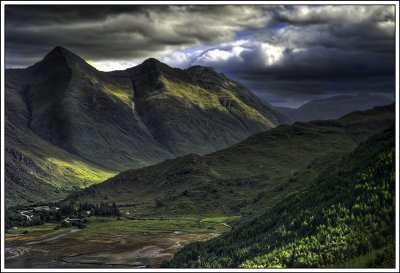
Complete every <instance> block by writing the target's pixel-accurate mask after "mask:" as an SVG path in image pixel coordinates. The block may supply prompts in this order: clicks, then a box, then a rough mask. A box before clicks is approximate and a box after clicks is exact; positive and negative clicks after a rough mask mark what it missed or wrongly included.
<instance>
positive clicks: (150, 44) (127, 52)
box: [5, 5, 268, 66]
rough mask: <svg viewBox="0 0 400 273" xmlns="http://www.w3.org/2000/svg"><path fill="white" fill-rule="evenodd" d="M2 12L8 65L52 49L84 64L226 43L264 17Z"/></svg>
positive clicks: (164, 11) (68, 9) (57, 9)
mask: <svg viewBox="0 0 400 273" xmlns="http://www.w3.org/2000/svg"><path fill="white" fill-rule="evenodd" d="M5 11H6V12H5V14H6V28H5V29H6V35H5V36H6V41H7V43H6V57H7V65H8V66H15V65H16V64H18V65H19V64H22V63H24V60H25V58H26V57H27V56H29V57H30V58H33V57H36V58H40V57H42V56H43V55H44V54H45V53H47V52H46V51H48V50H50V49H51V48H52V47H54V46H55V45H62V46H64V47H66V48H69V49H71V50H73V51H75V52H77V53H78V54H79V55H81V56H82V57H84V58H86V59H89V60H107V59H113V60H115V59H118V60H126V59H134V58H147V57H160V56H162V54H166V53H167V52H168V51H171V50H174V49H180V48H183V47H188V46H194V45H198V44H202V43H206V44H214V43H218V42H221V41H226V40H231V39H233V38H234V36H235V33H236V31H240V30H243V29H247V28H256V27H263V26H264V25H265V23H266V21H267V19H268V18H267V17H266V16H264V14H263V12H262V10H261V9H256V8H254V7H247V6H196V7H192V6H67V5H63V6H6V9H5ZM221 15H222V16H221ZM32 51H35V53H34V54H35V55H34V56H33V55H32ZM18 58H19V59H18ZM30 64H31V63H28V62H25V66H26V65H30Z"/></svg>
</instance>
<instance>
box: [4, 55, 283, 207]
mask: <svg viewBox="0 0 400 273" xmlns="http://www.w3.org/2000/svg"><path fill="white" fill-rule="evenodd" d="M5 79H6V83H5V85H6V88H5V89H6V94H5V99H6V116H5V126H6V191H7V193H6V197H7V204H14V205H15V204H25V203H30V202H37V201H40V200H42V199H46V200H48V199H49V198H52V196H54V198H55V199H57V198H58V197H59V196H63V194H65V193H63V192H65V191H70V190H71V189H72V188H76V187H86V186H88V185H90V184H93V183H98V182H100V181H102V180H104V179H106V178H108V177H110V176H112V175H114V174H116V173H117V172H120V171H123V170H126V169H131V168H140V167H144V166H148V165H151V164H154V163H158V162H160V161H162V160H164V159H167V158H174V157H176V156H183V155H186V154H189V153H198V154H206V153H210V152H213V151H216V150H219V149H222V148H225V147H227V146H229V145H232V144H234V143H237V142H238V141H240V140H243V139H244V138H246V137H248V136H250V135H252V134H254V133H256V132H259V131H264V130H268V129H270V128H273V127H275V126H277V125H279V124H281V123H285V122H286V121H288V119H287V118H285V116H284V115H282V114H280V113H279V112H278V111H276V110H274V109H273V108H272V107H271V106H270V105H268V104H266V103H264V102H263V101H261V100H260V99H258V98H257V97H256V96H254V95H253V94H252V93H251V92H250V91H249V90H248V89H246V88H245V87H243V86H241V85H240V84H239V83H237V82H234V81H231V80H229V79H228V78H226V77H225V76H223V75H222V74H220V73H218V72H216V71H215V70H213V69H211V68H203V67H193V68H190V69H188V70H180V69H176V68H171V67H169V66H167V65H165V64H163V63H161V62H159V61H157V60H155V59H148V60H146V61H145V62H143V63H142V64H140V65H138V66H137V67H134V68H131V69H127V70H125V71H116V72H109V73H106V72H101V71H98V70H96V69H95V68H93V67H92V66H90V65H89V64H87V63H86V62H85V61H84V60H83V59H81V58H80V57H79V56H77V55H75V54H74V53H72V52H70V51H68V50H66V49H64V48H62V47H56V48H54V49H53V50H52V51H51V52H50V53H48V54H47V55H46V56H45V58H44V59H43V60H42V61H40V62H38V63H36V64H35V65H33V66H31V67H28V68H26V69H10V70H6V76H5ZM30 192H34V194H30ZM42 197H43V198H42Z"/></svg>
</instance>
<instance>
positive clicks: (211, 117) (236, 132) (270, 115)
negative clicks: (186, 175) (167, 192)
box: [112, 59, 288, 155]
mask: <svg viewBox="0 0 400 273" xmlns="http://www.w3.org/2000/svg"><path fill="white" fill-rule="evenodd" d="M112 74H113V75H114V76H117V77H123V78H129V79H130V80H131V81H132V85H133V88H134V102H135V109H136V111H137V112H138V114H139V115H140V116H141V117H142V119H143V122H144V123H145V124H146V125H147V128H148V129H149V130H150V132H151V134H152V135H153V137H154V138H155V139H156V140H157V141H158V142H159V143H161V144H162V145H163V146H164V147H166V148H167V150H168V151H170V152H171V153H173V154H174V155H185V154H188V153H198V154H206V153H210V152H213V151H215V150H218V149H221V148H225V147H227V146H229V145H232V144H233V143H236V142H238V141H240V140H243V139H244V138H246V137H248V136H250V135H252V134H254V133H256V132H259V131H264V130H267V129H269V128H272V127H275V126H277V125H279V124H282V123H285V122H287V121H288V119H287V118H285V116H283V115H282V114H280V113H279V112H277V111H276V110H274V109H273V108H272V107H271V106H270V105H267V104H266V103H264V102H263V101H261V100H260V99H258V98H257V97H256V96H254V95H253V94H252V93H251V92H250V91H249V90H248V89H246V88H245V87H243V86H241V85H240V84H239V83H237V82H234V81H232V80H229V79H228V78H226V77H225V76H223V75H222V74H219V73H218V72H216V71H215V70H213V69H211V68H205V67H192V68H189V69H187V70H180V69H177V68H171V67H169V66H167V65H165V64H163V63H161V62H159V61H157V60H156V59H148V60H146V61H145V62H143V63H142V64H141V65H139V66H137V67H133V68H130V69H128V70H126V71H120V72H113V73H112Z"/></svg>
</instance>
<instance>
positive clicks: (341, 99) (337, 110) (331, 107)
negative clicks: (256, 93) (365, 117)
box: [276, 93, 393, 121]
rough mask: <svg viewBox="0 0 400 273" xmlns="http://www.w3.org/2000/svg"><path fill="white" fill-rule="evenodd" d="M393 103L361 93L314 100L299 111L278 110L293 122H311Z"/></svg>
mask: <svg viewBox="0 0 400 273" xmlns="http://www.w3.org/2000/svg"><path fill="white" fill-rule="evenodd" d="M391 103H393V100H391V99H389V98H387V97H385V96H382V95H371V94H368V93H360V94H358V95H356V96H351V95H342V96H334V97H331V98H327V99H322V100H313V101H310V102H307V103H306V104H304V105H302V106H301V107H299V108H297V109H293V108H288V107H276V108H277V109H278V110H279V111H281V112H282V113H284V114H286V115H287V116H288V117H290V118H291V119H292V120H293V121H310V120H327V119H337V118H340V117H341V116H343V115H345V114H348V113H351V112H354V111H361V110H368V109H372V108H374V107H375V106H381V105H388V104H391Z"/></svg>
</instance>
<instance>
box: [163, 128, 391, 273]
mask: <svg viewBox="0 0 400 273" xmlns="http://www.w3.org/2000/svg"><path fill="white" fill-rule="evenodd" d="M394 189H395V132H394V126H393V127H391V128H390V129H388V130H386V131H384V132H383V133H379V134H377V135H376V136H373V137H372V138H370V139H368V140H366V141H365V142H363V143H361V144H360V145H359V146H358V147H357V149H356V150H355V151H354V152H352V153H351V154H349V155H348V156H347V157H345V158H344V159H343V160H342V161H341V162H340V163H338V164H333V165H331V166H330V167H329V168H328V170H327V171H326V172H324V173H322V174H321V175H320V176H319V177H318V178H317V179H316V181H315V183H313V185H312V186H311V187H310V188H308V189H305V190H303V191H300V192H298V193H296V194H294V195H291V196H290V197H288V198H285V199H283V200H282V201H281V202H279V203H278V204H277V205H276V206H274V207H272V208H270V209H267V210H266V211H265V212H264V213H263V214H261V215H259V216H257V217H255V218H253V219H251V220H248V221H244V222H242V223H241V224H240V225H238V226H236V227H235V228H234V229H233V230H232V231H231V232H230V233H228V234H225V235H222V236H220V237H218V238H215V239H212V240H210V241H208V242H205V243H193V244H191V245H189V246H187V247H185V248H184V249H183V250H181V251H180V252H178V253H177V255H176V256H175V257H174V259H173V260H172V261H171V262H169V263H167V264H165V266H169V267H244V268H249V267H250V268H280V267H354V266H367V267H394V265H395V263H394V262H395V261H394V256H395V255H394V253H395V249H394V244H393V243H394V240H395V222H394V221H395V214H394V212H395V211H394V209H395V191H394Z"/></svg>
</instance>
